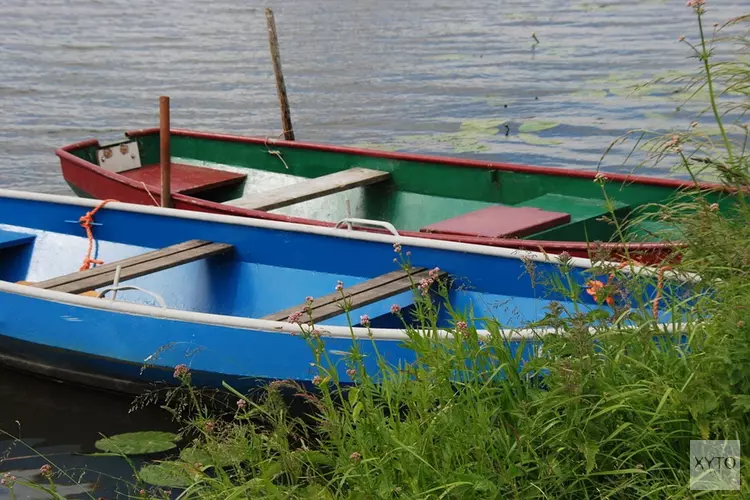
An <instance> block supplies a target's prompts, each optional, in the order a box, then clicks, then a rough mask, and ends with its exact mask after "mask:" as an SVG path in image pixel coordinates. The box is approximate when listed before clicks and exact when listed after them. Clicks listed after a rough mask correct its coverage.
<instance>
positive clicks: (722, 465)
mask: <svg viewBox="0 0 750 500" xmlns="http://www.w3.org/2000/svg"><path fill="white" fill-rule="evenodd" d="M690 489H691V490H739V489H740V442H739V441H721V440H715V441H697V440H691V441H690Z"/></svg>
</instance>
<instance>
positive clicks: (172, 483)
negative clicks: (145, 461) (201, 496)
mask: <svg viewBox="0 0 750 500" xmlns="http://www.w3.org/2000/svg"><path fill="white" fill-rule="evenodd" d="M138 476H139V477H140V478H141V480H142V481H143V482H145V483H148V484H151V485H153V486H161V487H164V488H186V487H188V486H190V484H191V483H192V479H191V478H190V474H189V473H188V471H187V465H186V464H184V463H181V462H161V463H158V464H149V465H144V466H143V467H141V470H140V471H139V472H138Z"/></svg>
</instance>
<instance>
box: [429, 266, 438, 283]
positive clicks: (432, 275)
mask: <svg viewBox="0 0 750 500" xmlns="http://www.w3.org/2000/svg"><path fill="white" fill-rule="evenodd" d="M439 273H440V268H439V267H436V268H434V269H431V270H430V272H429V273H428V274H429V275H430V279H431V280H437V279H438V274H439Z"/></svg>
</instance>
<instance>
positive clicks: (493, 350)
mask: <svg viewBox="0 0 750 500" xmlns="http://www.w3.org/2000/svg"><path fill="white" fill-rule="evenodd" d="M692 3H693V5H692V7H691V8H692V9H693V10H694V12H695V14H696V19H697V21H698V33H699V38H700V41H699V42H697V43H695V44H691V45H690V46H691V49H692V50H693V51H694V54H695V56H696V58H697V59H698V63H699V65H698V67H699V71H700V75H701V78H696V79H694V80H692V81H691V82H690V85H694V86H696V85H698V86H699V85H705V86H707V87H709V89H710V99H709V102H708V103H707V112H709V113H710V114H711V115H712V116H713V117H714V119H715V120H716V122H717V125H718V128H719V130H720V134H719V136H720V137H719V140H718V141H712V140H711V139H709V138H706V137H704V136H702V135H701V134H700V132H699V131H696V130H695V128H694V127H690V128H689V129H688V131H687V132H686V133H679V134H670V136H668V137H666V138H664V139H662V141H661V142H660V143H659V144H657V147H655V149H654V150H655V151H656V154H655V156H653V157H652V160H654V161H672V162H673V163H674V164H675V166H676V167H677V168H682V169H684V170H685V171H687V172H689V173H690V174H691V175H693V176H694V178H697V177H698V176H699V175H700V174H702V173H703V172H705V171H710V172H711V174H712V175H714V176H716V177H718V178H719V179H721V181H722V182H724V183H725V184H728V185H730V186H732V187H734V188H736V189H737V193H738V194H737V203H736V204H735V205H734V206H733V208H732V210H731V211H730V212H728V213H727V212H725V211H719V210H717V207H715V206H713V205H710V204H708V203H706V202H704V201H702V198H701V195H700V193H697V192H686V193H683V194H682V195H681V196H680V197H678V198H676V199H675V200H673V201H672V202H670V203H669V204H667V205H664V206H659V207H656V208H657V209H652V210H650V212H649V213H648V214H644V215H643V217H644V218H647V217H657V219H658V220H663V221H664V220H666V221H669V222H671V223H674V225H675V226H676V227H679V228H680V231H681V232H682V238H681V239H683V241H685V242H686V243H687V245H686V247H685V248H684V249H681V250H680V255H679V257H680V260H679V262H674V263H672V264H671V267H673V271H675V272H677V273H688V272H689V273H695V274H696V275H697V276H700V278H701V282H700V284H699V285H697V286H696V287H695V289H694V295H693V296H692V297H690V298H689V299H690V300H685V298H684V297H680V296H672V295H670V294H668V293H667V292H666V291H665V293H664V296H663V297H662V299H661V300H662V301H663V305H665V307H666V308H668V309H670V310H675V311H677V310H680V311H681V312H682V313H684V314H682V315H681V316H680V317H682V318H686V321H685V322H684V324H682V325H681V328H679V329H678V330H676V333H670V332H669V331H665V330H662V329H659V327H658V325H657V323H656V320H655V319H654V316H653V314H652V309H651V307H652V305H651V304H649V303H647V302H643V303H640V304H637V306H636V307H634V308H627V309H625V308H623V309H619V308H618V307H619V306H618V303H617V302H615V303H614V306H613V307H612V312H611V314H601V313H596V314H589V315H583V314H578V315H576V314H574V315H572V316H562V315H560V314H559V311H555V310H554V309H553V310H551V311H550V313H549V315H548V316H547V318H545V320H544V321H543V322H542V325H546V326H551V327H554V328H555V333H554V334H550V335H547V336H545V337H544V339H543V340H544V349H543V351H541V352H539V353H538V355H537V356H536V357H535V358H533V359H531V360H530V361H527V362H523V361H522V359H521V353H522V352H523V347H524V342H527V341H528V342H532V341H534V340H535V339H529V340H520V341H518V340H517V339H515V340H514V339H512V338H510V337H509V336H507V335H505V334H503V333H502V332H501V331H500V329H499V328H498V327H497V326H493V324H492V323H491V322H490V323H489V325H490V326H489V332H490V333H489V335H488V336H480V335H479V334H478V332H477V331H476V330H475V329H474V327H473V326H472V325H473V323H474V319H475V318H473V317H471V314H470V311H451V314H452V316H453V322H454V325H455V328H453V330H452V333H453V335H451V336H448V337H447V338H446V337H443V336H440V335H438V329H437V326H436V324H437V321H436V318H437V303H438V302H437V301H434V300H432V299H431V298H430V296H427V297H423V296H421V295H420V294H416V296H417V297H419V300H418V301H417V307H416V309H415V314H416V317H417V319H418V321H417V324H418V325H419V327H418V328H413V327H409V326H408V324H410V322H407V321H405V323H404V324H405V328H406V331H407V333H408V335H409V340H408V341H407V344H408V346H409V348H410V349H412V350H413V351H414V352H415V354H416V361H415V362H414V363H412V364H410V365H406V366H399V365H392V364H389V363H387V361H386V360H385V359H379V360H378V361H379V370H380V371H379V373H378V375H377V377H374V376H373V375H372V374H369V373H368V372H367V371H366V370H365V368H364V365H363V363H362V359H361V355H360V353H359V352H358V351H357V350H356V347H355V348H354V350H353V351H352V352H351V354H350V356H349V357H348V359H347V361H346V362H347V366H348V369H349V370H350V373H351V374H352V375H354V377H355V379H356V383H355V384H354V385H353V386H343V385H341V384H340V383H339V381H338V379H337V370H335V369H332V368H333V366H332V365H331V362H330V360H328V359H326V357H325V355H324V353H325V349H323V348H322V345H323V344H322V343H323V342H324V341H323V340H321V339H320V338H318V337H316V336H315V335H313V334H312V326H310V327H306V328H304V329H303V333H304V334H305V335H306V338H307V339H308V341H309V343H310V348H311V349H312V350H313V352H314V353H316V356H317V358H316V359H317V369H318V373H319V376H318V377H316V380H315V384H316V387H315V388H306V387H302V386H300V385H298V384H296V383H294V382H291V381H277V382H273V383H272V384H270V385H269V386H268V387H266V388H265V389H264V390H263V391H262V392H261V393H259V394H253V395H247V394H240V393H238V392H236V391H234V390H233V389H232V388H231V387H226V393H227V394H228V395H229V399H228V400H227V399H224V406H223V407H222V406H220V405H219V406H217V404H213V405H208V404H207V402H206V401H205V400H204V396H203V394H202V393H201V392H200V391H198V390H196V389H195V388H194V387H192V385H191V383H190V373H189V371H186V370H185V369H183V368H180V369H179V370H176V375H177V376H178V377H179V378H180V379H181V380H182V387H181V388H180V389H179V390H178V391H175V392H174V393H173V394H172V395H171V397H170V399H169V400H168V405H167V409H168V410H170V411H172V412H173V414H174V416H175V418H177V419H179V420H180V421H181V422H182V424H183V432H182V438H183V441H188V445H186V446H183V447H182V450H181V452H180V453H179V455H178V456H173V457H172V458H171V459H168V460H165V461H162V462H155V463H154V464H151V465H148V466H146V467H144V468H142V469H140V470H136V471H135V472H136V479H137V482H136V483H135V484H132V485H131V491H132V495H133V497H136V498H143V499H146V498H148V499H152V498H153V499H155V498H166V497H167V496H168V493H167V490H169V489H171V487H179V488H180V493H179V496H180V498H184V499H200V500H203V499H222V500H224V499H230V498H259V497H268V498H285V499H288V498H322V499H325V498H349V499H381V498H386V499H387V498H394V499H395V498H408V499H505V498H513V499H527V498H529V499H536V498H539V499H546V498H550V499H551V498H555V499H556V498H576V499H581V498H617V499H620V498H694V497H695V498H697V497H702V498H732V497H736V498H741V497H746V496H747V495H748V493H750V486H748V480H750V474H749V473H748V472H747V470H748V469H747V466H745V467H744V468H743V469H741V475H742V484H741V491H731V492H730V491H710V490H709V491H698V490H691V489H690V470H691V466H692V465H694V464H692V463H691V461H690V459H689V457H690V456H689V452H690V441H691V440H698V439H701V440H705V439H714V440H725V439H727V440H734V439H736V440H740V442H741V443H742V446H743V453H742V457H743V459H744V460H745V461H746V460H747V455H746V450H747V446H748V443H750V432H749V430H748V429H749V427H748V415H750V226H749V225H748V224H747V221H748V220H750V207H749V206H748V204H747V200H746V198H745V195H744V189H746V188H747V187H748V185H750V172H749V169H750V156H749V155H748V154H747V151H746V147H745V146H746V142H747V137H748V136H747V128H746V127H744V128H743V125H742V120H743V119H744V117H745V114H744V113H745V112H746V111H747V109H748V103H750V101H748V97H750V96H749V95H748V94H749V92H748V89H750V71H748V66H747V62H742V61H741V60H740V61H735V62H727V61H721V62H716V63H714V62H713V57H714V51H715V50H717V48H719V47H721V44H722V43H725V44H733V45H732V46H733V47H735V48H737V47H739V50H741V51H742V50H747V49H748V48H750V43H748V39H747V37H745V38H743V37H739V38H737V37H723V36H722V35H721V32H722V29H724V28H726V29H729V28H732V27H737V26H742V25H743V24H747V23H748V22H749V21H750V16H744V17H740V18H736V19H733V20H731V21H730V22H729V23H727V24H726V25H725V26H722V27H718V28H715V29H714V32H713V35H712V37H711V38H708V37H707V35H706V33H705V31H704V27H703V25H702V15H703V12H704V8H705V6H704V5H703V4H702V2H697V1H695V0H694V1H693V2H692ZM738 44H739V45H738ZM700 82H702V83H700ZM696 88H697V87H696ZM725 91H726V92H728V91H731V92H732V93H733V94H734V95H735V96H736V95H737V94H738V93H739V94H740V99H739V101H738V100H737V99H735V100H734V101H730V102H726V101H722V100H721V96H722V93H723V92H725ZM743 93H744V94H743ZM730 117H733V119H734V120H735V122H733V123H728V121H729V120H730ZM738 124H739V125H738ZM729 130H735V131H736V130H739V131H742V130H744V135H743V134H742V133H740V134H739V135H738V134H732V133H730V132H729ZM599 182H601V183H605V182H606V179H605V178H599ZM618 234H621V235H625V234H627V231H625V229H624V228H618ZM610 271H611V272H612V275H613V277H614V280H613V282H612V283H608V284H603V286H602V289H601V291H600V294H599V295H598V296H597V297H598V299H599V300H600V301H605V300H606V297H607V295H615V292H617V293H620V294H623V295H626V296H638V295H639V294H640V291H641V290H640V288H639V287H640V286H642V285H641V284H640V283H641V281H642V279H639V280H634V279H632V278H628V275H626V274H624V273H622V272H621V270H620V269H617V268H615V269H607V270H606V272H610ZM547 285H548V286H554V287H557V288H558V289H560V290H565V291H567V293H568V294H573V295H575V294H577V293H582V291H581V290H577V289H574V288H571V287H570V286H568V285H567V284H566V283H562V282H557V283H548V284H547ZM439 288H440V290H441V293H443V294H444V295H445V285H444V284H441V286H440V287H439ZM447 307H450V306H449V304H448V305H447ZM626 319H627V321H625V320H626ZM536 340H538V339H536ZM519 342H520V345H519ZM290 394H292V395H293V397H294V399H295V400H296V401H299V400H303V401H304V402H305V403H306V404H307V405H308V410H309V411H306V412H304V413H302V414H300V413H299V412H297V411H294V410H293V408H292V406H291V403H290V398H289V395H290ZM227 401H228V402H227ZM60 473H62V472H60V471H54V470H47V471H46V474H45V477H47V478H50V483H49V484H50V486H49V487H48V486H38V487H39V488H46V491H48V492H49V494H50V496H51V497H52V498H54V495H55V493H54V491H52V489H53V488H54V481H53V480H52V479H51V478H52V477H53V476H54V474H60ZM5 479H6V486H9V485H10V484H9V483H10V482H11V481H10V479H11V478H9V477H8V478H5ZM10 486H11V494H12V491H13V489H12V485H10Z"/></svg>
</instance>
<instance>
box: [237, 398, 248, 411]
mask: <svg viewBox="0 0 750 500" xmlns="http://www.w3.org/2000/svg"><path fill="white" fill-rule="evenodd" d="M246 407H247V401H245V400H244V399H238V400H237V408H239V409H240V410H244V409H245V408H246Z"/></svg>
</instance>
